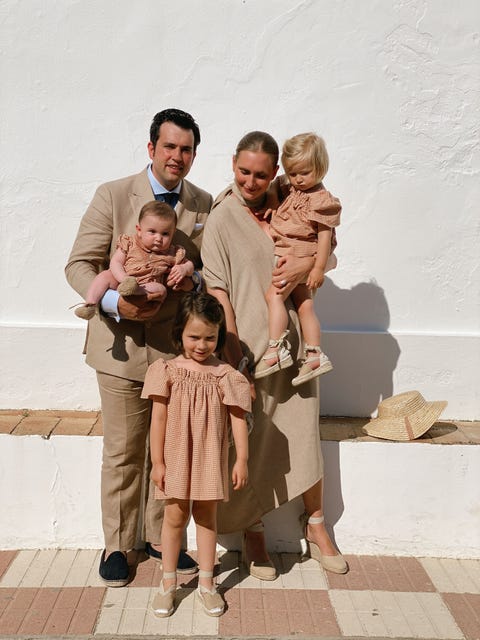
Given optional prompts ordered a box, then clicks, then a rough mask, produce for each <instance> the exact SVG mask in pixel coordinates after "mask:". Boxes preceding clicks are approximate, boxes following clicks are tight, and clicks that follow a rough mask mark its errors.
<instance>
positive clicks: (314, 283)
mask: <svg viewBox="0 0 480 640" xmlns="http://www.w3.org/2000/svg"><path fill="white" fill-rule="evenodd" d="M324 280H325V273H324V271H323V269H321V268H320V267H313V269H312V270H311V271H310V273H309V274H308V278H307V287H308V288H309V289H310V290H313V291H314V290H315V289H318V287H321V286H322V284H323V281H324Z"/></svg>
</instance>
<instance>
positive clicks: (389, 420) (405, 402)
mask: <svg viewBox="0 0 480 640" xmlns="http://www.w3.org/2000/svg"><path fill="white" fill-rule="evenodd" d="M447 404H448V403H447V402H446V401H444V400H440V401H437V402H427V401H426V400H425V398H424V397H423V396H422V394H421V393H419V392H418V391H406V392H405V393H399V394H398V395H396V396H392V397H391V398H387V399H386V400H382V402H380V404H379V405H378V414H377V417H376V418H374V419H373V420H370V422H369V423H368V424H366V425H364V427H363V431H364V432H365V433H368V435H369V436H375V438H384V439H385V440H414V439H415V438H419V437H420V436H422V435H423V434H424V433H426V432H427V431H428V430H429V429H430V427H431V426H432V425H433V424H434V423H435V422H436V421H437V419H438V417H439V416H440V414H441V413H442V411H443V410H444V409H445V407H446V406H447Z"/></svg>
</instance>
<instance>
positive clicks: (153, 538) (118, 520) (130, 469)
mask: <svg viewBox="0 0 480 640" xmlns="http://www.w3.org/2000/svg"><path fill="white" fill-rule="evenodd" d="M97 381H98V387H99V391H100V398H101V402H102V416H103V458H102V474H101V500H102V526H103V533H104V536H105V548H106V549H107V551H108V552H110V551H128V550H129V549H133V548H134V547H135V542H136V539H137V527H138V520H139V514H140V513H141V506H142V505H141V502H142V495H145V499H146V506H145V512H144V526H145V539H146V540H147V541H148V542H151V543H154V544H158V543H160V533H161V528H162V520H163V501H162V500H155V499H154V498H153V486H152V483H151V482H150V480H149V475H150V474H149V469H150V464H149V460H148V459H146V455H147V452H148V445H147V438H148V433H149V427H150V412H151V402H150V400H144V399H142V398H141V397H140V394H141V392H142V388H143V382H140V381H137V380H126V379H125V378H119V377H117V376H112V375H109V374H107V373H101V372H99V371H97ZM144 484H145V486H146V487H147V489H146V491H145V492H142V488H143V486H144Z"/></svg>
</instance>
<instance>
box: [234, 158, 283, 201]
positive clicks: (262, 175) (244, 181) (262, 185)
mask: <svg viewBox="0 0 480 640" xmlns="http://www.w3.org/2000/svg"><path fill="white" fill-rule="evenodd" d="M277 171H278V166H274V164H273V159H272V156H270V155H269V154H268V153H264V152H263V151H240V153H239V154H238V157H235V156H233V173H234V176H235V183H236V185H237V187H238V188H239V189H240V193H241V194H242V196H243V198H244V200H245V202H252V201H254V200H258V198H260V197H261V196H263V194H264V193H266V191H267V189H268V187H269V185H270V182H271V181H272V180H273V179H274V178H275V176H276V174H277Z"/></svg>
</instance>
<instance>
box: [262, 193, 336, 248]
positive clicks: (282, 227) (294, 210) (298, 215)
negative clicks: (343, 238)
mask: <svg viewBox="0 0 480 640" xmlns="http://www.w3.org/2000/svg"><path fill="white" fill-rule="evenodd" d="M283 189H285V190H287V189H288V195H287V197H286V199H285V200H284V201H283V202H282V204H281V205H280V206H279V208H278V209H277V211H276V213H274V215H273V216H272V220H271V223H270V233H271V235H272V238H273V241H274V243H275V255H276V256H284V255H286V254H293V255H295V256H298V257H306V256H314V255H315V254H316V252H317V243H318V225H319V224H322V225H326V226H327V227H330V228H331V229H332V240H331V249H330V254H332V253H333V250H334V249H335V247H336V246H337V239H336V233H335V227H337V226H338V225H339V224H340V212H341V210H342V206H341V204H340V200H339V199H338V198H336V197H335V196H332V194H331V193H330V192H329V191H326V190H325V189H323V187H322V188H321V189H320V190H319V191H314V192H312V193H305V192H304V191H300V190H298V189H295V188H294V187H293V186H291V185H290V186H289V188H288V186H284V187H283Z"/></svg>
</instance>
